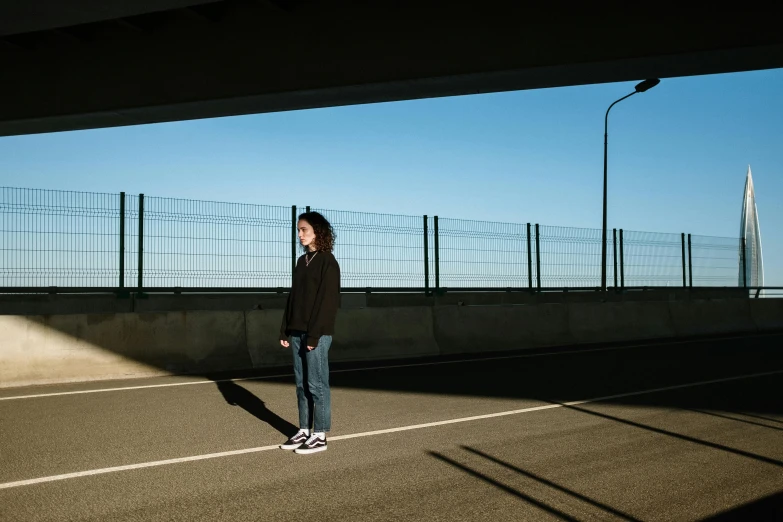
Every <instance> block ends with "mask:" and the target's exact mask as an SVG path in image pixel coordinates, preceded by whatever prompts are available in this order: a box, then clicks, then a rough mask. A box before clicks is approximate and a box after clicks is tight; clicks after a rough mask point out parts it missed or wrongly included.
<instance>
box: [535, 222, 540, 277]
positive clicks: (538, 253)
mask: <svg viewBox="0 0 783 522" xmlns="http://www.w3.org/2000/svg"><path fill="white" fill-rule="evenodd" d="M539 235H540V234H539V232H538V223H536V288H537V289H538V290H539V291H541V248H540V246H541V243H540V242H539V239H538V238H539Z"/></svg>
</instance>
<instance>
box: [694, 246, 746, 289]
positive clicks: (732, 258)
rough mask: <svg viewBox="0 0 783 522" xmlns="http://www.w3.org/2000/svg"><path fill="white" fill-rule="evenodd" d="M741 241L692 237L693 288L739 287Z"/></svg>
mask: <svg viewBox="0 0 783 522" xmlns="http://www.w3.org/2000/svg"><path fill="white" fill-rule="evenodd" d="M741 249H742V244H741V242H740V240H739V239H736V238H730V237H714V236H696V235H693V236H691V247H690V252H691V266H692V271H693V286H739V277H738V274H739V273H740V266H739V265H740V263H741V259H740V257H739V256H740V253H741V252H740V251H741Z"/></svg>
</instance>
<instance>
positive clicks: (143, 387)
mask: <svg viewBox="0 0 783 522" xmlns="http://www.w3.org/2000/svg"><path fill="white" fill-rule="evenodd" d="M746 337H748V336H747V335H733V336H727V337H716V338H713V339H710V340H711V341H723V340H729V339H743V338H746ZM698 342H704V339H691V340H684V341H663V342H650V343H645V344H629V345H623V346H611V347H608V348H591V349H587V350H558V351H556V352H545V353H531V354H517V355H501V356H497V357H483V358H481V357H477V358H472V359H459V360H455V361H432V362H421V363H409V364H395V365H385V366H367V367H362V368H348V369H344V370H331V371H330V373H347V372H362V371H369V370H391V369H396V368H413V367H416V366H433V365H440V364H463V363H472V362H482V361H498V360H503V359H523V358H530V357H545V356H549V355H570V354H576V353H592V352H605V351H610V350H629V349H631V348H645V347H649V346H662V345H675V344H692V343H698ZM293 376H294V374H293V373H281V374H277V375H262V376H257V377H240V378H236V379H215V380H211V379H209V380H199V381H188V382H171V383H165V384H142V385H139V386H122V387H116V388H99V389H95V390H74V391H66V392H53V393H36V394H30V395H13V396H10V397H0V401H13V400H20V399H39V398H44V397H59V396H63V395H82V394H86V393H106V392H117V391H128V390H146V389H149V388H168V387H171V386H191V385H194V384H213V383H216V382H228V381H231V382H240V381H250V380H256V381H257V380H262V379H279V378H282V377H293ZM0 390H2V388H0Z"/></svg>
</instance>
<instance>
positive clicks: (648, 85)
mask: <svg viewBox="0 0 783 522" xmlns="http://www.w3.org/2000/svg"><path fill="white" fill-rule="evenodd" d="M659 83H660V80H659V79H657V78H651V79H649V80H644V81H643V82H641V83H639V84H637V85H636V87H635V90H634V92H632V93H630V94H626V95H625V96H623V97H622V98H620V99H619V100H616V101H615V102H613V103H612V104H611V105H610V106H609V108H608V109H606V116H605V117H604V208H603V210H604V212H603V214H604V216H603V218H604V219H603V226H602V227H601V290H603V291H606V185H607V176H606V158H607V151H608V143H609V111H610V110H612V107H614V106H615V105H617V104H618V103H620V102H621V101H623V100H624V99H626V98H630V97H631V96H633V95H634V94H637V93H640V92H644V91H647V90H649V89H652V88H653V87H655V86H656V85H658V84H659Z"/></svg>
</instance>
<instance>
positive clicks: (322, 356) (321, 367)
mask: <svg viewBox="0 0 783 522" xmlns="http://www.w3.org/2000/svg"><path fill="white" fill-rule="evenodd" d="M290 343H291V352H292V353H293V355H294V379H295V380H296V399H297V401H298V403H299V427H300V428H302V429H310V427H311V426H312V427H313V431H323V432H327V431H329V430H330V429H331V428H332V394H331V391H330V390H329V347H330V346H331V345H332V336H331V335H322V336H321V338H320V339H319V340H318V346H316V347H315V348H314V349H313V350H308V349H307V334H306V333H301V334H295V335H292V336H291V338H290Z"/></svg>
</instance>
